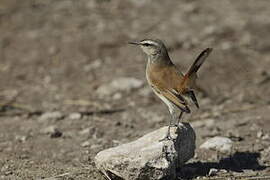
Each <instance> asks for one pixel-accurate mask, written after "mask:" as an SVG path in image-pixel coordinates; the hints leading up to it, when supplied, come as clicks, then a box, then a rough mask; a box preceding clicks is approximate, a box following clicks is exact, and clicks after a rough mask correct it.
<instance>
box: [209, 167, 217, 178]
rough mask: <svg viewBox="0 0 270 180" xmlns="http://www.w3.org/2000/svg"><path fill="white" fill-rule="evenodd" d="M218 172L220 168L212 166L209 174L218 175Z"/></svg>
mask: <svg viewBox="0 0 270 180" xmlns="http://www.w3.org/2000/svg"><path fill="white" fill-rule="evenodd" d="M217 173H218V169H216V168H211V169H210V170H209V173H208V175H209V176H215V175H217Z"/></svg>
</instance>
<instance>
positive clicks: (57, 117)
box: [39, 111, 64, 121]
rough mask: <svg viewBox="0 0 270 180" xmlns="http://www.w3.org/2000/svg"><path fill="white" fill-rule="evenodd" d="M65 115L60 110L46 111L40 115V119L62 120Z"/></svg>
mask: <svg viewBox="0 0 270 180" xmlns="http://www.w3.org/2000/svg"><path fill="white" fill-rule="evenodd" d="M63 117H64V115H63V114H62V113H61V112H59V111H54V112H46V113H44V114H42V115H41V116H40V117H39V120H40V121H49V120H60V119H62V118H63Z"/></svg>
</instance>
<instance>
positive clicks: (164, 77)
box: [146, 62, 184, 91]
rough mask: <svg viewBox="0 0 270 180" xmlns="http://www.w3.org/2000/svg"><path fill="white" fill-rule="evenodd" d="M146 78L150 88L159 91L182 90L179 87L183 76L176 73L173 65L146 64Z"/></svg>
mask: <svg viewBox="0 0 270 180" xmlns="http://www.w3.org/2000/svg"><path fill="white" fill-rule="evenodd" d="M146 78H147V81H148V83H149V84H150V85H151V86H155V87H158V88H159V89H161V90H164V89H175V90H178V91H182V90H183V88H184V87H182V86H181V84H183V83H182V81H183V75H182V74H181V73H179V72H178V71H177V69H176V67H175V66H174V65H167V66H165V65H156V64H152V63H149V62H148V64H147V67H146Z"/></svg>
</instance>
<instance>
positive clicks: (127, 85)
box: [97, 77, 143, 96]
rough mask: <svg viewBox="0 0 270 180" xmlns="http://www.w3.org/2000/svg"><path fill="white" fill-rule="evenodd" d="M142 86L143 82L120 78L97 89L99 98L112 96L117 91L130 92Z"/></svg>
mask: <svg viewBox="0 0 270 180" xmlns="http://www.w3.org/2000/svg"><path fill="white" fill-rule="evenodd" d="M142 86H143V81H141V80H139V79H135V78H128V77H120V78H117V79H115V80H113V81H112V82H109V83H105V84H103V85H101V86H100V87H99V88H98V89H97V93H98V94H99V95H100V96H104V95H112V94H114V93H116V92H119V91H130V90H132V89H137V88H140V87H142Z"/></svg>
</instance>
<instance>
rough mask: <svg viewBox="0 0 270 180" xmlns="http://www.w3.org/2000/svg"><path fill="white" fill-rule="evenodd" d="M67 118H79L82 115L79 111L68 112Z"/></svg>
mask: <svg viewBox="0 0 270 180" xmlns="http://www.w3.org/2000/svg"><path fill="white" fill-rule="evenodd" d="M68 118H69V119H71V120H79V119H81V118H82V115H81V114H80V113H77V112H75V113H71V114H69V116H68Z"/></svg>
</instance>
